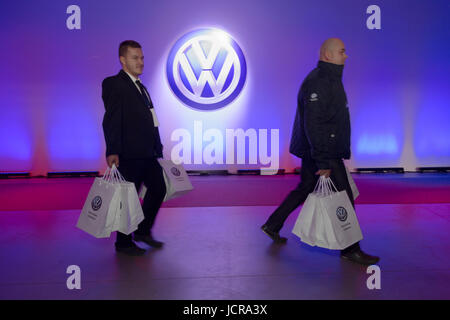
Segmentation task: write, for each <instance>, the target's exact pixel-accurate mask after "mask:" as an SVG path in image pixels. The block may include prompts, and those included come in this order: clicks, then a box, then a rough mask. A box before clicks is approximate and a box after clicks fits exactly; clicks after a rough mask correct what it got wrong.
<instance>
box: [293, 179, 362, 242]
mask: <svg viewBox="0 0 450 320" xmlns="http://www.w3.org/2000/svg"><path fill="white" fill-rule="evenodd" d="M333 187H334V185H333V183H332V181H331V179H330V178H328V179H326V178H324V177H323V176H321V177H320V178H319V181H318V182H317V185H316V188H315V189H314V192H313V193H311V194H309V195H308V198H307V199H306V201H305V203H304V205H303V207H302V210H301V211H300V214H299V217H298V218H297V221H296V223H295V225H294V228H293V230H292V232H293V233H294V234H295V235H297V236H299V237H300V239H301V240H302V241H303V242H305V243H307V244H309V245H311V246H319V247H323V248H327V249H336V250H342V249H345V248H347V247H349V246H350V245H352V244H354V243H356V242H358V241H360V240H361V239H362V233H361V229H360V227H359V223H358V220H357V218H356V214H355V211H354V209H353V207H352V205H351V202H350V200H349V199H348V196H347V193H346V192H345V191H341V192H337V190H336V188H335V187H334V190H333Z"/></svg>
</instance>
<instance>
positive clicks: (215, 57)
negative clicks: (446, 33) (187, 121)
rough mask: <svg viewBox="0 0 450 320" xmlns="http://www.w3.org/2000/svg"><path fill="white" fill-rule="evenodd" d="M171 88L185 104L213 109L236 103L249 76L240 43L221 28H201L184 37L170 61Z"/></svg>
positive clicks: (206, 109)
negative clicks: (234, 101)
mask: <svg viewBox="0 0 450 320" xmlns="http://www.w3.org/2000/svg"><path fill="white" fill-rule="evenodd" d="M166 71H167V79H168V81H169V85H170V88H171V89H172V91H173V92H174V93H175V95H176V96H177V97H178V99H180V100H181V101H182V102H183V103H185V104H186V105H188V106H189V107H192V108H194V109H197V110H202V111H211V110H216V109H219V108H222V107H224V106H226V105H227V104H229V103H230V102H232V101H233V100H234V99H235V98H236V97H237V96H238V95H239V93H240V92H241V90H242V88H243V87H244V84H245V79H246V76H247V65H246V62H245V58H244V54H243V53H242V50H241V48H239V46H238V44H237V43H236V42H235V41H234V40H233V39H232V38H231V37H230V36H229V35H228V34H227V33H225V32H223V31H221V30H218V29H200V30H196V31H192V32H189V33H188V34H186V35H184V36H183V37H181V38H180V39H179V40H178V41H177V42H176V43H175V45H174V46H173V48H172V50H171V51H170V54H169V58H168V60H167V68H166Z"/></svg>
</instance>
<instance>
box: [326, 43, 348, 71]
mask: <svg viewBox="0 0 450 320" xmlns="http://www.w3.org/2000/svg"><path fill="white" fill-rule="evenodd" d="M347 58H348V56H347V54H346V53H345V45H344V43H343V42H342V41H338V42H336V44H335V45H334V46H333V47H332V48H331V49H330V53H329V60H330V62H331V63H334V64H338V65H344V64H345V60H347Z"/></svg>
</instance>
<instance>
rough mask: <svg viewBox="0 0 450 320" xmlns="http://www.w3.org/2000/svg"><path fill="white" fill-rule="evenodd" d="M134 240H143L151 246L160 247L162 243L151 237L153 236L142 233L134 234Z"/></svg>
mask: <svg viewBox="0 0 450 320" xmlns="http://www.w3.org/2000/svg"><path fill="white" fill-rule="evenodd" d="M134 241H141V242H144V243H146V244H148V245H149V246H150V247H153V248H161V247H162V246H163V245H164V243H163V242H161V241H158V240H155V239H153V237H152V236H150V235H145V236H144V235H140V234H135V235H134Z"/></svg>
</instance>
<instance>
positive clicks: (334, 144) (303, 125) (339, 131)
mask: <svg viewBox="0 0 450 320" xmlns="http://www.w3.org/2000/svg"><path fill="white" fill-rule="evenodd" d="M343 68H344V66H342V65H336V64H332V63H327V62H323V61H319V63H318V65H317V68H315V69H314V70H313V71H311V72H310V73H309V74H308V76H307V77H306V78H305V80H304V81H303V83H302V85H301V87H300V91H299V93H298V99H297V100H298V107H297V113H296V115H295V121H294V127H293V130H292V138H291V145H290V148H289V151H290V152H291V153H292V154H294V155H295V156H297V157H299V158H304V157H312V158H313V159H314V160H315V162H316V164H317V166H318V168H319V169H329V168H330V167H329V163H328V162H329V161H328V160H330V159H343V158H344V159H349V158H350V114H349V111H348V106H347V95H346V94H345V91H344V86H343V84H342V71H343Z"/></svg>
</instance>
